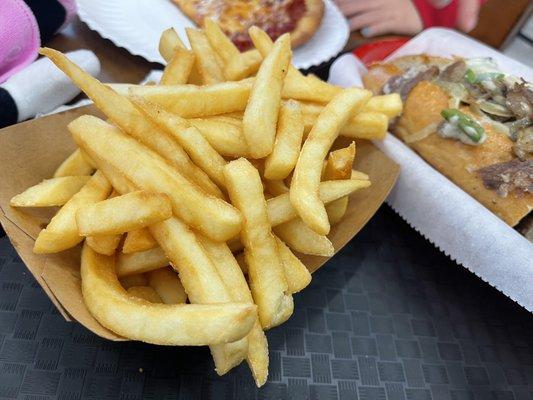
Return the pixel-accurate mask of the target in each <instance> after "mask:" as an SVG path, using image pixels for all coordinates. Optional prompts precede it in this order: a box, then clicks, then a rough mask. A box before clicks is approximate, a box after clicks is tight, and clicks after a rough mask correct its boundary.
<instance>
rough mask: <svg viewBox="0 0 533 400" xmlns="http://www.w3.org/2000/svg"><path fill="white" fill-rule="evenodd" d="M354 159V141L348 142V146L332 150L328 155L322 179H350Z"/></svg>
mask: <svg viewBox="0 0 533 400" xmlns="http://www.w3.org/2000/svg"><path fill="white" fill-rule="evenodd" d="M354 159H355V142H352V143H350V145H349V146H348V147H344V148H342V149H338V150H335V151H332V152H331V153H329V155H328V160H327V161H326V168H325V170H324V173H323V174H322V179H323V180H325V181H334V180H341V179H350V178H351V175H352V165H353V162H354Z"/></svg>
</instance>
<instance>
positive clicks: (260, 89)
mask: <svg viewBox="0 0 533 400" xmlns="http://www.w3.org/2000/svg"><path fill="white" fill-rule="evenodd" d="M291 54H292V53H291V46H290V36H289V35H282V36H281V37H280V38H279V39H278V40H277V41H276V43H275V44H274V47H273V48H272V51H271V52H270V53H269V54H268V56H267V57H266V58H265V59H264V60H263V63H262V64H261V66H260V67H259V71H258V72H257V75H256V77H255V80H254V84H253V87H252V90H251V92H250V98H249V99H248V104H247V105H246V110H245V111H244V116H243V119H242V130H243V134H244V139H245V140H246V143H247V144H248V150H249V152H250V155H251V157H252V158H263V157H265V156H267V155H269V154H270V153H271V152H272V149H273V147H274V139H275V137H276V124H277V120H278V113H279V108H280V102H281V89H282V87H283V79H284V78H285V75H286V73H287V67H288V65H289V62H290V59H291Z"/></svg>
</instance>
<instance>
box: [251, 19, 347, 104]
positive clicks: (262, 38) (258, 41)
mask: <svg viewBox="0 0 533 400" xmlns="http://www.w3.org/2000/svg"><path fill="white" fill-rule="evenodd" d="M249 33H250V37H251V39H252V41H253V43H254V46H255V47H256V48H257V50H259V52H260V53H261V55H262V56H263V57H266V56H267V54H268V53H270V51H271V49H272V46H273V43H272V39H270V37H269V36H268V34H267V33H266V32H265V31H263V30H261V29H259V28H258V27H256V26H252V27H251V28H250V29H249ZM341 90H342V89H341V88H340V87H337V86H333V85H330V84H329V83H327V82H323V81H321V80H319V79H317V78H316V77H313V78H308V77H306V76H304V75H303V74H302V73H301V72H300V71H298V70H297V69H296V68H294V67H293V66H292V65H291V64H289V69H288V71H287V77H286V78H285V82H284V85H283V91H282V97H283V98H284V99H296V100H306V101H316V102H320V103H328V102H329V101H331V99H333V97H335V96H336V95H337V94H339V93H340V91H341Z"/></svg>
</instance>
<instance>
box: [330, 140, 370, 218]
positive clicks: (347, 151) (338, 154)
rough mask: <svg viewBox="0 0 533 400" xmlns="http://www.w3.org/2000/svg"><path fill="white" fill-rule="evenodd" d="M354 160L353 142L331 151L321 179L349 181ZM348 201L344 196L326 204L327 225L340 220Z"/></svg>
mask: <svg viewBox="0 0 533 400" xmlns="http://www.w3.org/2000/svg"><path fill="white" fill-rule="evenodd" d="M354 159H355V142H352V143H351V144H350V145H349V146H348V147H345V148H343V149H339V150H335V151H332V152H331V153H329V156H328V160H327V161H326V168H325V169H324V173H323V174H322V179H324V180H341V179H351V176H352V166H353V162H354ZM367 178H368V177H367ZM348 201H349V199H348V196H344V197H341V198H340V199H338V200H335V201H332V202H331V203H329V204H326V212H327V213H328V218H329V223H330V224H331V225H334V224H336V223H337V222H339V221H340V220H341V219H342V217H343V216H344V214H345V213H346V210H347V209H348Z"/></svg>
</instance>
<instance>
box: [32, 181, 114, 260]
mask: <svg viewBox="0 0 533 400" xmlns="http://www.w3.org/2000/svg"><path fill="white" fill-rule="evenodd" d="M110 192H111V185H110V184H109V181H108V180H107V179H106V178H105V177H104V175H103V174H102V173H101V172H99V171H96V173H95V174H94V175H93V176H92V177H91V179H89V181H88V182H87V183H86V184H85V186H83V187H82V188H81V189H80V191H79V192H78V193H76V194H75V195H74V196H72V197H71V199H70V200H69V201H68V202H67V203H66V204H65V205H64V206H63V207H61V209H60V210H59V211H58V212H57V214H56V215H55V216H54V217H53V218H52V220H51V221H50V223H49V224H48V226H47V227H46V228H45V229H43V230H42V231H41V232H40V233H39V236H38V237H37V240H35V245H34V247H33V252H34V253H37V254H43V253H57V252H60V251H63V250H66V249H70V248H71V247H74V246H76V245H77V244H78V243H80V242H81V241H82V240H83V236H80V235H79V233H78V226H77V225H76V212H77V211H78V209H79V208H80V207H81V206H83V205H86V204H91V203H96V202H98V201H101V200H104V199H105V198H107V196H108V195H109V193H110Z"/></svg>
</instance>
